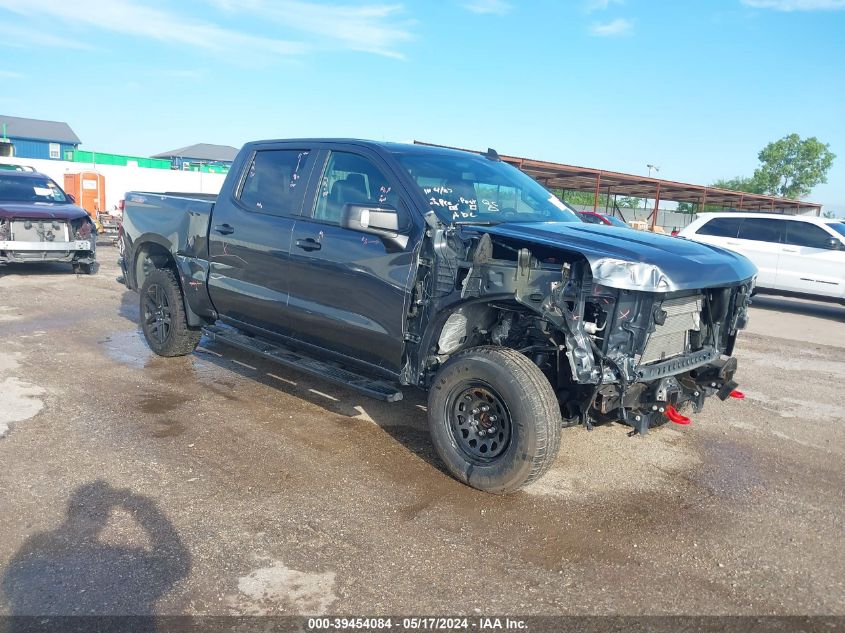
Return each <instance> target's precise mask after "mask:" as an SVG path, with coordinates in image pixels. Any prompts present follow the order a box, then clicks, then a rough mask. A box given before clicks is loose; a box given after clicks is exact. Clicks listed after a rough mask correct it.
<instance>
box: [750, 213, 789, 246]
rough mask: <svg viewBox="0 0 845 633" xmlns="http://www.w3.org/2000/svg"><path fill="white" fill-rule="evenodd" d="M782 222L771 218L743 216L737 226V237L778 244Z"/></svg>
mask: <svg viewBox="0 0 845 633" xmlns="http://www.w3.org/2000/svg"><path fill="white" fill-rule="evenodd" d="M783 224H784V223H783V220H773V219H772V218H745V219H744V220H743V221H742V225H741V226H740V227H739V239H741V240H756V241H757V242H773V243H775V244H778V243H780V242H781V241H782V240H781V236H782V235H783Z"/></svg>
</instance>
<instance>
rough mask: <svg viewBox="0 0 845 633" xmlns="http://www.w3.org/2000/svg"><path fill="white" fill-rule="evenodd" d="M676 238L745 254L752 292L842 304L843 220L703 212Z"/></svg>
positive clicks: (844, 296) (844, 291)
mask: <svg viewBox="0 0 845 633" xmlns="http://www.w3.org/2000/svg"><path fill="white" fill-rule="evenodd" d="M678 235H679V236H680V237H683V238H686V239H688V240H694V241H696V242H703V243H705V244H712V245H714V246H721V247H723V248H726V249H728V250H732V251H736V252H737V253H740V254H742V255H745V256H746V257H747V258H748V259H750V260H751V261H752V262H754V264H756V266H757V268H758V269H759V271H760V272H759V274H758V275H757V291H758V292H768V293H771V294H782V295H796V296H805V297H812V298H814V299H826V300H833V301H843V302H845V221H843V220H827V219H823V218H816V217H806V216H800V215H775V214H769V213H702V214H701V215H699V216H698V218H697V219H696V220H695V221H694V222H693V223H692V224H690V225H689V226H687V227H686V228H684V230H682V231H681V232H680V233H679V234H678Z"/></svg>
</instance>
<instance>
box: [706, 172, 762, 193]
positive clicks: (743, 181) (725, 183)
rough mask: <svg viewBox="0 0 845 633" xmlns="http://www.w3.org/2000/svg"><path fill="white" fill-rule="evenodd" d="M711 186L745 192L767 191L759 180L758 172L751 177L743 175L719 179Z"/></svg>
mask: <svg viewBox="0 0 845 633" xmlns="http://www.w3.org/2000/svg"><path fill="white" fill-rule="evenodd" d="M711 186H712V187H717V188H719V189H730V190H731V191H744V192H745V193H765V192H764V190H763V186H762V185H761V184H760V183H759V182H758V181H757V178H756V174H755V176H752V177H751V178H745V177H743V176H737V177H736V178H723V179H722V180H717V181H716V182H714V183H713V184H712V185H711Z"/></svg>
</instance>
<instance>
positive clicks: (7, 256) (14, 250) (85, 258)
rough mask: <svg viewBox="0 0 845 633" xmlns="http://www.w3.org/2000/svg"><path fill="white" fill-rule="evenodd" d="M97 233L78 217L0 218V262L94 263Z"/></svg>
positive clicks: (87, 222)
mask: <svg viewBox="0 0 845 633" xmlns="http://www.w3.org/2000/svg"><path fill="white" fill-rule="evenodd" d="M96 243H97V230H96V227H95V226H94V222H93V221H92V220H91V218H90V217H88V215H87V214H84V215H81V216H79V217H67V218H66V217H38V216H36V217H28V216H26V215H22V216H12V217H0V262H16V263H22V262H72V263H74V264H76V263H81V264H92V263H94V261H95V259H96V249H97V246H96Z"/></svg>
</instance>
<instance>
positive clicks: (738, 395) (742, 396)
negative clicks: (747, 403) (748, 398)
mask: <svg viewBox="0 0 845 633" xmlns="http://www.w3.org/2000/svg"><path fill="white" fill-rule="evenodd" d="M731 398H736V399H737V400H745V394H744V393H742V392H741V391H739V390H737V389H734V390H733V391H731Z"/></svg>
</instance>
